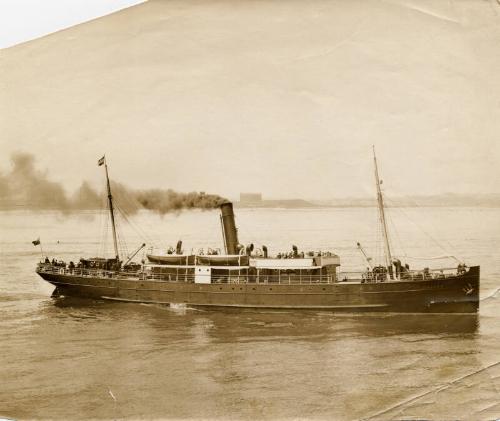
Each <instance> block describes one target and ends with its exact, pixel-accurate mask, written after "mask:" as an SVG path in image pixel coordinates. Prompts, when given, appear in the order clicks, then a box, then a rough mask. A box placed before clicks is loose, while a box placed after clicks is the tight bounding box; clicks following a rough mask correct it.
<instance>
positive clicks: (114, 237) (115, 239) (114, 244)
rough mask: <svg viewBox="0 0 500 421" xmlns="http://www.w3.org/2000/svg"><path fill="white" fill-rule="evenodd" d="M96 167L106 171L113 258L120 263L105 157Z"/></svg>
mask: <svg viewBox="0 0 500 421" xmlns="http://www.w3.org/2000/svg"><path fill="white" fill-rule="evenodd" d="M97 165H98V166H101V165H104V169H105V171H106V187H107V189H108V203H109V214H110V217H111V229H112V231H113V246H114V248H115V257H116V261H117V262H119V261H120V255H119V253H118V241H117V238H116V226H115V212H114V208H113V196H112V194H111V185H110V183H109V174H108V164H107V163H106V155H104V156H103V157H102V158H101V159H99V161H97Z"/></svg>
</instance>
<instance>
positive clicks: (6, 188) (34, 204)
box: [0, 152, 227, 214]
mask: <svg viewBox="0 0 500 421" xmlns="http://www.w3.org/2000/svg"><path fill="white" fill-rule="evenodd" d="M11 162H12V169H11V170H10V172H7V173H4V174H2V173H0V208H1V209H19V208H24V209H33V210H37V209H38V210H49V209H51V210H61V211H64V212H71V211H76V210H92V209H101V208H102V207H103V204H105V203H106V192H104V191H98V190H96V189H94V188H93V187H92V186H91V185H90V184H89V183H88V182H87V181H83V182H82V184H81V185H80V187H79V188H78V189H76V191H74V192H73V193H72V194H70V195H68V194H67V193H66V191H65V190H64V188H63V186H62V185H61V183H58V182H55V181H52V180H50V179H49V176H48V173H47V171H40V170H38V169H37V168H36V166H35V158H34V156H33V155H32V154H29V153H24V152H16V153H14V154H12V156H11ZM111 187H112V192H113V196H114V198H115V202H116V204H117V205H118V206H119V208H120V209H121V210H123V211H124V212H126V213H129V214H133V213H135V212H137V211H139V210H140V209H148V210H151V211H155V212H159V213H160V214H165V213H168V212H173V211H181V210H183V209H213V208H216V207H218V206H219V205H221V204H222V203H224V202H226V201H227V200H226V199H224V198H223V197H221V196H219V195H216V194H205V193H203V192H190V193H180V192H176V191H174V190H171V189H168V190H163V189H146V190H135V189H131V188H129V187H127V186H125V185H123V184H121V183H117V182H112V186H111Z"/></svg>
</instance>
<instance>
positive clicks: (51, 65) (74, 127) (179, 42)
mask: <svg viewBox="0 0 500 421" xmlns="http://www.w3.org/2000/svg"><path fill="white" fill-rule="evenodd" d="M12 3H14V2H12ZM15 3H16V4H17V3H19V2H15ZM41 3H42V2H39V3H37V2H34V3H33V4H38V5H39V4H41ZM47 3H48V2H47V1H44V2H43V4H44V5H46V4H47ZM56 3H59V4H60V5H61V4H63V3H64V4H67V3H68V2H67V1H65V2H62V1H61V2H54V4H56ZM98 3H99V4H102V3H103V2H102V1H99V2H95V4H98ZM111 3H113V4H114V5H117V3H120V4H122V5H123V3H124V2H108V4H111ZM4 4H5V3H4ZM81 4H82V5H83V4H84V5H83V6H81V7H80V8H76V7H75V8H74V9H72V11H71V13H70V15H71V18H72V19H77V14H76V11H77V10H80V14H78V16H79V17H78V19H83V14H81V13H83V11H84V12H85V13H87V14H88V15H87V16H90V14H91V13H96V10H97V9H92V8H91V6H90V5H91V4H93V3H92V2H89V1H85V2H81ZM64 7H66V6H64ZM54 8H55V6H54ZM26 10H27V11H29V12H30V13H29V14H30V15H32V16H34V19H35V20H37V19H41V18H43V20H44V21H45V22H48V21H51V20H52V17H51V16H55V15H57V16H63V15H64V14H65V13H66V16H68V15H67V13H68V8H67V7H66V9H65V10H66V12H62V11H59V12H57V14H55V15H52V11H50V12H49V9H47V8H45V10H43V11H40V10H39V11H38V12H37V13H35V12H34V9H33V8H32V7H26ZM60 10H63V9H60ZM73 10H74V11H75V14H73ZM15 20H16V19H13V21H15ZM28 22H30V23H29V24H25V23H23V25H22V26H23V27H26V28H30V30H31V29H32V28H35V27H36V26H38V24H36V25H35V24H34V23H33V22H32V21H31V20H29V21H28ZM66 23H69V21H66ZM499 23H500V5H499V4H498V3H496V2H488V1H485V2H476V1H472V0H464V1H460V2H454V1H425V0H422V1H418V2H417V1H413V0H394V1H389V0H387V1H379V0H377V1H375V0H372V1H363V2H361V1H352V2H344V1H341V0H312V1H309V2H301V1H297V0H288V1H284V2H275V1H271V0H263V1H260V2H254V1H250V0H242V1H240V2H238V3H236V4H235V3H233V2H230V1H224V0H223V1H204V2H197V1H193V0H191V1H190V0H187V1H179V0H171V1H161V0H150V1H148V2H146V3H143V4H140V5H138V6H135V7H131V8H129V9H126V10H124V11H122V12H119V13H115V14H111V15H108V16H105V17H103V18H101V19H97V20H93V21H90V22H88V23H85V24H82V25H78V26H76V27H72V28H69V29H66V30H64V31H60V32H58V33H55V34H53V35H50V36H47V37H44V38H40V39H35V40H32V41H30V42H27V43H24V44H20V45H17V46H14V47H11V48H7V49H4V50H0V65H1V70H2V75H3V77H2V79H1V80H0V94H1V96H0V99H1V102H0V132H1V133H2V136H1V137H0V147H1V148H2V151H3V154H2V156H1V157H0V171H4V172H6V171H8V170H9V168H10V165H11V164H10V156H11V154H12V153H15V152H19V151H21V152H29V153H33V154H34V155H35V157H36V162H37V165H38V167H39V168H40V169H41V170H46V171H47V172H48V175H49V177H51V178H53V179H54V180H55V181H59V182H63V183H64V184H65V186H66V187H67V188H68V189H69V190H71V189H74V188H76V187H77V186H78V185H79V183H81V181H82V180H89V181H90V182H91V184H98V183H100V182H101V177H102V174H101V172H100V171H98V169H97V167H96V162H97V159H98V158H99V157H100V156H102V155H103V154H104V153H106V155H107V157H108V162H109V164H110V171H111V174H112V177H113V178H115V179H117V180H119V181H121V182H123V183H125V184H127V185H129V186H131V187H137V188H152V187H158V188H173V189H176V190H179V191H192V190H202V191H207V192H210V193H217V194H220V195H222V196H225V197H229V198H237V197H238V194H239V193H240V192H262V193H263V195H264V197H269V198H293V197H301V198H305V199H325V198H333V197H348V196H356V197H359V196H368V195H373V193H374V182H373V157H372V145H375V146H376V150H377V156H378V161H379V165H380V173H381V177H382V178H383V179H384V189H386V192H387V193H388V194H389V195H391V196H399V195H405V194H406V195H408V194H409V195H422V194H442V193H467V194H468V193H497V194H498V193H500V180H499V178H500V177H499V170H498V168H500V165H499V164H500V142H498V135H499V133H500V118H499V117H500V99H499V98H500V97H499V96H498V94H497V93H498V92H500V73H499V72H498V68H500V49H499V48H498V39H500V29H499V28H500V25H499ZM54 24H55V22H54ZM69 24H70V23H69ZM58 25H59V26H58V27H57V28H59V27H61V25H62V23H61V21H59V22H58ZM17 27H18V28H19V27H21V26H20V25H19V23H18V24H17Z"/></svg>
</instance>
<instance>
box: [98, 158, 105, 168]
mask: <svg viewBox="0 0 500 421" xmlns="http://www.w3.org/2000/svg"><path fill="white" fill-rule="evenodd" d="M102 164H104V156H103V157H102V158H101V159H100V160H99V161H97V166H99V167H100V166H101V165H102Z"/></svg>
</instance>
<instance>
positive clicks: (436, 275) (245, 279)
mask: <svg viewBox="0 0 500 421" xmlns="http://www.w3.org/2000/svg"><path fill="white" fill-rule="evenodd" d="M467 270H468V269H465V268H464V269H462V272H461V271H460V270H458V271H457V268H456V267H455V268H443V269H434V270H427V269H426V270H420V271H416V270H411V271H406V272H404V273H401V274H399V275H398V276H396V274H393V279H392V280H391V279H390V278H389V276H388V275H387V274H386V273H374V272H369V271H366V272H359V271H358V272H344V271H343V272H339V273H337V274H336V275H311V274H280V275H254V274H229V275H219V274H212V275H204V276H201V277H200V278H196V276H197V275H195V274H194V273H187V274H186V273H184V274H183V273H178V274H175V273H172V274H168V273H155V272H153V271H149V270H144V269H141V270H139V271H136V272H128V271H110V270H104V269H95V268H79V267H74V268H69V267H65V266H57V265H52V264H49V263H40V264H39V265H38V267H37V272H41V273H52V274H60V275H70V276H81V277H88V278H111V279H129V280H152V281H159V282H184V283H194V282H195V280H198V279H200V280H202V279H206V280H207V281H209V282H207V283H212V284H248V283H252V284H279V285H294V284H305V285H310V284H332V283H337V282H362V283H376V282H390V281H406V280H409V281H421V280H429V279H441V278H449V277H453V276H457V274H463V273H465V272H466V271H467ZM198 276H199V275H198ZM200 283H204V282H200Z"/></svg>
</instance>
